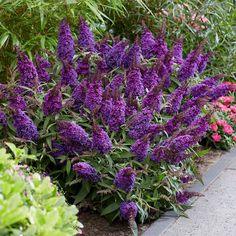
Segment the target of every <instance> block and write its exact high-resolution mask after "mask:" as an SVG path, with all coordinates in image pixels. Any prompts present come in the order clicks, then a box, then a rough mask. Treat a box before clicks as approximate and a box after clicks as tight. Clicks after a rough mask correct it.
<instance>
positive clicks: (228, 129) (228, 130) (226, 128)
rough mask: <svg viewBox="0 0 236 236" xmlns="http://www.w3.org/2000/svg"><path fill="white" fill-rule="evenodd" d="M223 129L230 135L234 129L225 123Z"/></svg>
mask: <svg viewBox="0 0 236 236" xmlns="http://www.w3.org/2000/svg"><path fill="white" fill-rule="evenodd" d="M223 131H224V132H225V133H226V134H228V135H231V134H232V133H233V131H234V130H233V128H232V127H231V126H230V125H225V126H224V129H223Z"/></svg>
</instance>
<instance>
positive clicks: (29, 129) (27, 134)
mask: <svg viewBox="0 0 236 236" xmlns="http://www.w3.org/2000/svg"><path fill="white" fill-rule="evenodd" d="M13 125H14V127H15V129H16V135H17V137H18V138H21V139H25V140H32V141H37V140H38V138H39V133H38V130H37V127H36V125H35V124H34V123H33V121H32V120H31V119H30V118H29V117H28V116H27V115H26V114H25V113H24V111H21V110H16V111H14V113H13Z"/></svg>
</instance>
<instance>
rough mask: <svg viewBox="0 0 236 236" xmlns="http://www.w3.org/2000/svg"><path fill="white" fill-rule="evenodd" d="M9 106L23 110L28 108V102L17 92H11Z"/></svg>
mask: <svg viewBox="0 0 236 236" xmlns="http://www.w3.org/2000/svg"><path fill="white" fill-rule="evenodd" d="M9 106H10V107H11V108H13V109H19V110H22V111H25V110H26V109H27V104H26V102H25V100H24V98H23V97H22V96H21V95H18V94H16V93H13V94H11V96H10V98H9Z"/></svg>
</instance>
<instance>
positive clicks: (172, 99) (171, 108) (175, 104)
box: [166, 86, 187, 114]
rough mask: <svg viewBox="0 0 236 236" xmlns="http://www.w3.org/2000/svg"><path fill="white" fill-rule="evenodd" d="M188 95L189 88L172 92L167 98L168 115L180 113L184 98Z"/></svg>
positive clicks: (181, 88)
mask: <svg viewBox="0 0 236 236" xmlns="http://www.w3.org/2000/svg"><path fill="white" fill-rule="evenodd" d="M186 93H187V88H186V87H185V86H181V87H179V88H177V89H175V90H174V92H172V93H171V94H170V95H169V96H168V98H167V107H166V112H167V113H168V114H174V113H176V112H178V111H179V109H180V106H181V102H182V100H183V97H184V96H185V95H186Z"/></svg>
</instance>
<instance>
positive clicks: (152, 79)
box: [143, 68, 161, 90]
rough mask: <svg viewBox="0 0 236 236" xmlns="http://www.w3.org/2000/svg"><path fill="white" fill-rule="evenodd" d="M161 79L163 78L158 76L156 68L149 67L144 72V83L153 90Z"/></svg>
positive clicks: (145, 86) (146, 87)
mask: <svg viewBox="0 0 236 236" xmlns="http://www.w3.org/2000/svg"><path fill="white" fill-rule="evenodd" d="M160 80H161V79H160V77H159V76H158V74H157V72H156V70H155V68H150V69H147V70H145V72H144V73H143V85H144V88H145V89H148V90H151V88H152V87H154V86H155V85H157V84H158V83H159V82H160Z"/></svg>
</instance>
